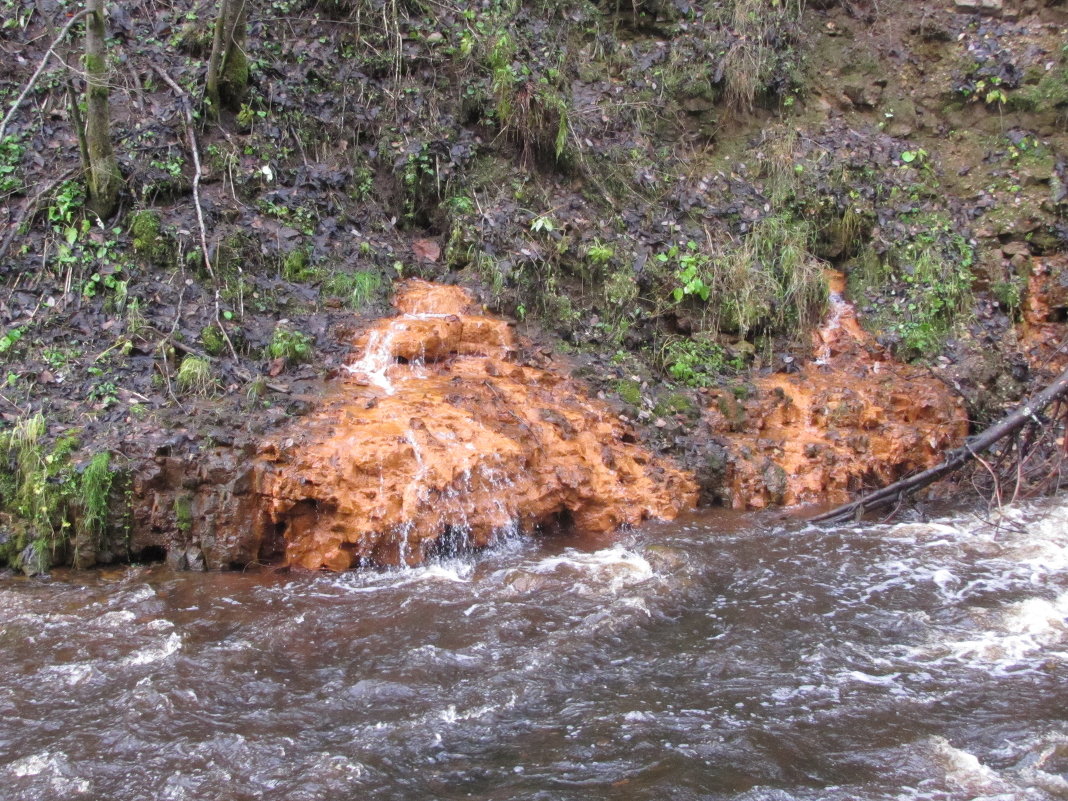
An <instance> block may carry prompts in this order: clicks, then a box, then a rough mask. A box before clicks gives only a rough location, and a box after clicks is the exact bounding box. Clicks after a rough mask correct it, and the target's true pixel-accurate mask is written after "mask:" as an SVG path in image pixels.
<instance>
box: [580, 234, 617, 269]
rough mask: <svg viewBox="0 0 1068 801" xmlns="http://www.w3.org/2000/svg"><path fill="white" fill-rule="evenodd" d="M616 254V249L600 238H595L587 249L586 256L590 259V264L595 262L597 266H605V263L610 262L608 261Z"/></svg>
mask: <svg viewBox="0 0 1068 801" xmlns="http://www.w3.org/2000/svg"><path fill="white" fill-rule="evenodd" d="M615 255H616V252H615V250H614V249H613V248H612V247H611V246H610V245H606V244H604V243H603V242H602V241H601V240H599V239H595V240H594V241H593V242H592V243H591V244H590V246H589V247H588V248H587V249H586V258H587V259H589V261H590V264H593V265H594V266H596V267H603V266H604V265H605V264H608V262H610V261H612V259H613V258H614V257H615Z"/></svg>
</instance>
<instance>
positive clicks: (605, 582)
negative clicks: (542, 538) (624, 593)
mask: <svg viewBox="0 0 1068 801" xmlns="http://www.w3.org/2000/svg"><path fill="white" fill-rule="evenodd" d="M526 569H527V570H528V571H530V572H533V573H540V574H554V573H558V572H562V573H566V572H575V573H578V574H579V575H581V576H582V578H583V580H584V581H585V582H590V583H592V585H593V586H594V587H598V586H600V587H606V588H607V589H609V590H611V591H612V592H617V591H618V590H620V589H622V588H624V587H628V586H630V585H633V584H639V583H641V582H643V581H647V580H648V579H650V578H652V577H653V575H654V572H653V566H652V565H651V564H649V560H647V559H646V558H645V557H644V556H642V555H641V554H639V553H635V552H634V551H632V550H629V549H627V548H624V547H623V546H622V545H613V546H612V547H610V548H603V549H601V550H598V551H576V550H572V549H568V550H567V551H565V552H564V553H563V554H561V555H559V556H549V557H546V558H544V559H542V560H540V561H538V562H537V563H535V564H534V565H531V566H528V567H527V568H526ZM509 572H510V571H509Z"/></svg>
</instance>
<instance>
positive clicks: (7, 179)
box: [0, 134, 26, 194]
mask: <svg viewBox="0 0 1068 801" xmlns="http://www.w3.org/2000/svg"><path fill="white" fill-rule="evenodd" d="M25 152H26V147H25V146H24V145H23V144H21V143H20V142H19V139H18V137H17V136H15V135H14V134H10V135H8V136H5V137H4V138H3V139H0V194H6V193H8V192H14V191H16V190H18V189H21V188H22V181H21V180H20V179H19V177H18V170H19V166H20V165H21V163H22V154H23V153H25Z"/></svg>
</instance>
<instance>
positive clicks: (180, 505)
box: [174, 495, 193, 534]
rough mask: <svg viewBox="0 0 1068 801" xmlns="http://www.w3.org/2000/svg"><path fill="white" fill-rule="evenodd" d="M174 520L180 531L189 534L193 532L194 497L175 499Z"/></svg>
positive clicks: (186, 496)
mask: <svg viewBox="0 0 1068 801" xmlns="http://www.w3.org/2000/svg"><path fill="white" fill-rule="evenodd" d="M174 519H175V522H176V523H177V525H178V530H179V531H181V532H182V533H183V534H187V533H189V532H190V531H192V530H193V497H192V496H191V495H179V496H178V497H177V498H175V499H174Z"/></svg>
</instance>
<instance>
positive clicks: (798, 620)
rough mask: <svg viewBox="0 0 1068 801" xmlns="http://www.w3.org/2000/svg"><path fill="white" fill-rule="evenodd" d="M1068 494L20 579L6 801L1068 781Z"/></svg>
mask: <svg viewBox="0 0 1068 801" xmlns="http://www.w3.org/2000/svg"><path fill="white" fill-rule="evenodd" d="M1066 614H1068V504H1065V503H1064V501H1063V500H1061V501H1057V502H1045V503H1042V504H1038V505H1032V506H1029V507H1024V508H1018V509H1014V510H1011V511H1010V512H1009V513H1008V514H1007V515H1006V516H1005V517H1004V519H1002V520H1001V522H1000V524H999V525H998V526H992V525H989V524H986V523H981V522H979V521H977V520H974V519H972V518H969V517H968V516H963V517H959V518H956V519H946V520H942V521H938V522H934V523H909V524H897V525H892V526H865V527H845V528H838V529H832V530H819V529H815V528H811V527H807V526H805V525H803V524H800V523H794V524H789V525H786V526H770V525H765V524H761V523H760V521H759V519H758V518H756V517H754V516H752V515H749V516H744V515H725V514H724V513H718V514H712V513H705V514H702V515H698V516H694V517H691V518H689V519H686V520H681V521H676V522H675V523H672V524H664V525H657V526H650V527H647V528H644V529H642V530H640V531H637V532H632V533H629V534H626V535H623V536H622V537H620V538H617V539H615V540H607V539H605V540H598V541H592V542H591V541H581V540H575V539H567V538H561V537H557V538H550V539H545V540H541V541H531V540H519V539H514V540H508V541H505V542H503V543H500V544H498V545H497V546H496V547H495V548H493V549H490V550H488V551H484V552H482V553H480V554H476V555H469V556H464V557H456V558H448V559H443V560H440V561H436V562H431V563H428V564H424V565H422V566H420V567H417V568H410V569H398V570H391V571H385V572H370V571H364V572H350V573H343V574H295V573H291V574H272V573H246V574H240V573H224V574H191V573H185V574H176V573H168V572H166V571H165V570H163V569H160V568H144V567H135V568H129V569H127V570H124V571H116V572H114V573H112V574H108V573H100V574H67V575H56V576H54V577H53V578H52V579H50V580H45V581H40V580H35V581H27V580H16V579H10V578H9V579H3V580H0V653H2V654H3V670H2V671H0V788H2V789H0V796H2V797H3V798H4V799H7V800H8V801H20V800H23V799H72V798H91V799H109V800H110V801H123V800H125V799H220V800H222V799H226V801H234V800H235V799H277V800H278V801H300V800H301V799H316V800H319V799H323V800H324V801H326V800H329V801H346V800H347V799H361V800H362V799H469V798H470V799H484V800H488V799H509V800H512V799H545V800H546V801H549V800H550V799H551V800H553V801H555V800H556V799H583V801H589V799H737V801H743V800H744V801H781V800H785V799H812V800H813V801H814V800H816V799H819V800H820V801H824V800H827V801H834V800H836V799H842V800H843V801H844V800H845V799H851V800H852V799H857V800H862V799H946V800H950V799H953V800H955V799H960V800H961V801H965V800H968V801H970V800H971V799H1025V798H1026V799H1045V798H1065V797H1068V781H1066V779H1068V629H1066V624H1065V616H1066Z"/></svg>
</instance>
